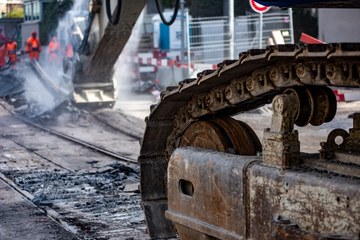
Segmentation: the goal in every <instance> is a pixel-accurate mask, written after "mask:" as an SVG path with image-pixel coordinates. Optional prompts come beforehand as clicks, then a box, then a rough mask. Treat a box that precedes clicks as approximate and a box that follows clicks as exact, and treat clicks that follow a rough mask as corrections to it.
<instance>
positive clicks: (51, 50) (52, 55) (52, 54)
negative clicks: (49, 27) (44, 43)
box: [48, 40, 60, 61]
mask: <svg viewBox="0 0 360 240" xmlns="http://www.w3.org/2000/svg"><path fill="white" fill-rule="evenodd" d="M59 51H60V43H59V42H57V41H54V40H51V42H50V43H49V46H48V54H49V60H50V61H58V60H59V57H58V53H59Z"/></svg>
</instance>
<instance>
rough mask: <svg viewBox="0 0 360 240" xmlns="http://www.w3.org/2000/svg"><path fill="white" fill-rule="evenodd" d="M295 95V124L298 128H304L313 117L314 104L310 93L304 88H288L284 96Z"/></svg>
mask: <svg viewBox="0 0 360 240" xmlns="http://www.w3.org/2000/svg"><path fill="white" fill-rule="evenodd" d="M291 93H293V94H295V96H296V97H297V99H298V102H297V109H299V111H298V113H297V115H296V117H295V124H296V125H298V126H299V127H304V126H306V125H307V124H309V122H310V120H311V119H312V117H313V115H314V103H313V98H312V96H311V93H310V91H309V90H308V89H307V88H304V87H298V88H288V89H286V90H285V91H284V94H291Z"/></svg>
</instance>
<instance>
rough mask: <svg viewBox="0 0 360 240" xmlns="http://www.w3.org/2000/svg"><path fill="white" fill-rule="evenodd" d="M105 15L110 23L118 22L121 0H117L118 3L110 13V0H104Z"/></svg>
mask: <svg viewBox="0 0 360 240" xmlns="http://www.w3.org/2000/svg"><path fill="white" fill-rule="evenodd" d="M105 3H106V5H105V6H106V15H107V17H108V19H109V23H111V24H112V25H116V24H118V23H119V20H120V13H121V0H118V4H117V6H116V8H115V12H114V13H111V3H110V0H106V1H105Z"/></svg>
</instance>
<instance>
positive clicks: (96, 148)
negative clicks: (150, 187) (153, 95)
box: [0, 102, 138, 164]
mask: <svg viewBox="0 0 360 240" xmlns="http://www.w3.org/2000/svg"><path fill="white" fill-rule="evenodd" d="M0 104H1V105H2V106H3V107H4V108H5V109H6V110H7V111H9V112H10V113H11V114H12V115H14V116H15V117H16V118H18V119H20V120H21V121H23V122H25V123H27V124H29V125H31V126H33V127H36V128H38V129H41V130H43V131H45V132H48V133H51V134H53V135H55V136H58V137H61V138H63V139H65V140H68V141H72V142H74V143H76V144H79V145H81V146H85V147H87V148H90V149H92V150H94V151H97V152H100V153H102V154H105V155H107V156H110V157H113V158H115V159H117V160H120V161H123V162H126V163H136V164H137V163H138V162H137V160H136V159H131V158H128V157H125V156H122V155H120V154H118V153H115V152H113V151H110V150H107V149H105V148H103V147H100V146H97V145H95V144H92V143H89V142H86V141H83V140H81V139H78V138H75V137H72V136H69V135H67V134H65V133H61V132H59V131H55V130H53V129H50V128H46V127H43V126H41V125H39V124H37V123H34V122H32V121H31V120H29V119H27V118H25V117H22V116H19V115H17V114H16V113H15V112H14V111H12V110H11V108H10V106H8V105H7V104H5V103H4V102H1V103H0Z"/></svg>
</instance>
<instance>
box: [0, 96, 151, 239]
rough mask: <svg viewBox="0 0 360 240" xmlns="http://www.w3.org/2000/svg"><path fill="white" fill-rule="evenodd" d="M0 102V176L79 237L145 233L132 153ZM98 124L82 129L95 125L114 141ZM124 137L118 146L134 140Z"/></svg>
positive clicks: (111, 133) (141, 235) (143, 236)
mask: <svg viewBox="0 0 360 240" xmlns="http://www.w3.org/2000/svg"><path fill="white" fill-rule="evenodd" d="M0 105H1V111H0V114H1V116H0V129H1V131H2V136H1V137H0V146H1V147H2V149H1V150H2V155H3V157H2V158H1V159H0V173H1V174H2V176H3V177H2V178H4V179H7V182H10V183H12V184H11V185H12V186H13V187H14V188H17V191H18V192H21V193H22V194H23V195H24V196H25V197H26V198H27V199H28V200H29V201H31V202H32V203H33V204H35V205H36V206H38V207H39V208H41V209H43V210H44V211H45V212H46V213H47V214H49V215H50V216H51V217H52V218H54V219H56V220H57V221H58V222H60V223H61V224H62V225H63V227H64V228H65V229H67V230H70V231H71V232H72V233H74V234H75V235H76V236H77V237H79V239H147V238H148V237H147V234H146V226H145V220H144V216H143V210H142V209H141V207H140V194H139V191H138V183H139V168H138V165H137V163H136V160H135V158H134V157H131V156H130V157H129V156H127V155H126V154H121V153H119V152H117V151H114V149H106V148H104V146H103V145H101V144H97V143H96V141H95V140H96V134H99V133H98V132H96V133H95V134H94V138H95V140H93V142H91V141H84V139H82V138H79V137H78V136H77V134H78V132H77V131H76V130H73V131H74V135H71V134H69V131H65V133H64V132H61V131H60V130H59V128H56V129H52V128H50V127H48V126H47V125H46V124H44V125H43V124H41V122H40V123H38V122H35V121H34V120H31V119H27V118H25V117H20V116H18V115H16V114H14V112H13V111H12V109H11V106H8V105H7V104H5V103H1V104H0ZM98 124H100V123H98V122H92V126H90V127H88V128H84V129H85V131H88V132H89V131H90V129H94V128H99V129H101V131H100V132H101V134H102V135H106V138H108V139H110V140H109V142H107V145H109V146H111V145H112V143H113V142H118V140H117V139H116V138H115V135H119V132H115V131H114V130H113V129H111V131H105V130H104V129H106V126H101V127H99V126H97V125H98ZM95 125H96V126H95ZM72 127H73V126H72ZM104 127H105V128H104ZM73 128H74V127H73ZM88 134H90V135H91V133H88ZM86 136H87V135H85V137H86ZM104 138H105V137H104ZM111 139H112V140H111ZM99 140H100V142H101V141H102V139H99ZM94 141H95V142H94ZM128 141H130V143H129V144H124V143H123V146H124V147H128V146H129V145H134V144H133V143H134V142H137V141H138V139H135V138H134V137H128ZM120 148H121V146H120ZM135 150H137V149H136V148H135V149H133V151H135ZM129 151H130V150H129Z"/></svg>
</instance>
